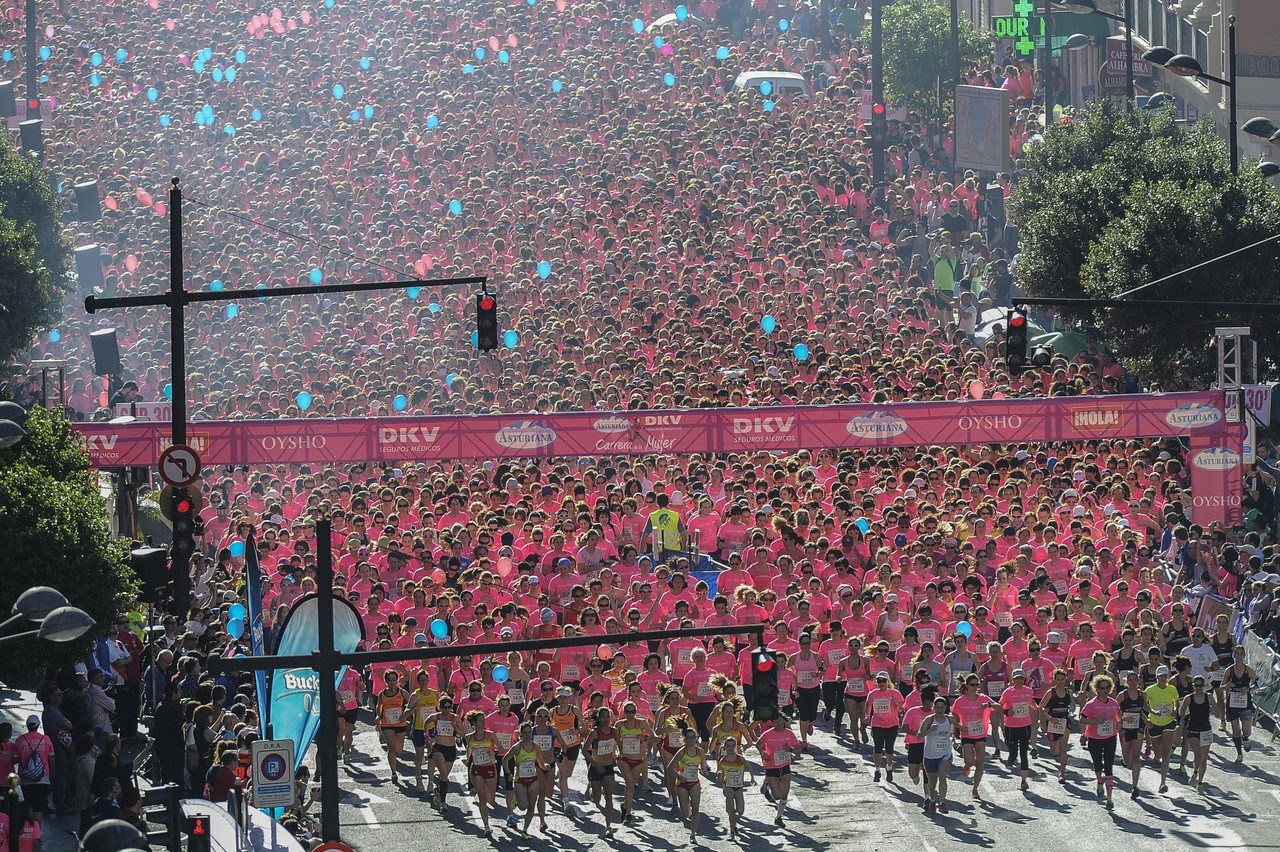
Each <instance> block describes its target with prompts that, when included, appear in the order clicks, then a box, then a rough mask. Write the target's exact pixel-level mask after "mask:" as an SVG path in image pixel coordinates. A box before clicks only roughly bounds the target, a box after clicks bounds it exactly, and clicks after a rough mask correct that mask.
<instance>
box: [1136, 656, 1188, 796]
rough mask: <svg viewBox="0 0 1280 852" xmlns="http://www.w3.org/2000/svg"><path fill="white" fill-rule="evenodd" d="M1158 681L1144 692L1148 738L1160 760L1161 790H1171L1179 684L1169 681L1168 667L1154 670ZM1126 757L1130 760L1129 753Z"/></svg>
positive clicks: (1165, 791) (1164, 791) (1157, 758)
mask: <svg viewBox="0 0 1280 852" xmlns="http://www.w3.org/2000/svg"><path fill="white" fill-rule="evenodd" d="M1155 678H1156V682H1155V683H1153V684H1151V685H1150V686H1148V687H1147V688H1146V689H1145V690H1144V692H1145V694H1146V699H1147V740H1148V742H1150V743H1151V747H1152V748H1153V749H1154V751H1155V757H1156V760H1157V761H1159V763H1160V792H1161V793H1167V792H1169V759H1170V758H1171V757H1172V756H1173V740H1174V736H1175V734H1176V732H1177V729H1178V688H1177V687H1176V686H1174V685H1173V684H1171V683H1169V668H1168V667H1167V666H1160V667H1159V668H1157V669H1156V670H1155ZM1125 760H1126V761H1127V760H1128V755H1127V754H1126V756H1125Z"/></svg>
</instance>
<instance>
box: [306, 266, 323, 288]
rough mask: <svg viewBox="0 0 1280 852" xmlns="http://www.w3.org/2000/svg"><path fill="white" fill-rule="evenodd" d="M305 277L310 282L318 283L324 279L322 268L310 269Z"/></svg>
mask: <svg viewBox="0 0 1280 852" xmlns="http://www.w3.org/2000/svg"><path fill="white" fill-rule="evenodd" d="M307 278H308V280H310V281H311V283H312V284H319V283H320V282H321V281H323V280H324V270H323V269H312V270H311V271H310V272H308V273H307Z"/></svg>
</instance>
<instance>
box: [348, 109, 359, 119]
mask: <svg viewBox="0 0 1280 852" xmlns="http://www.w3.org/2000/svg"><path fill="white" fill-rule="evenodd" d="M350 118H351V120H352V121H359V120H360V111H359V110H355V109H353V110H351V115H350Z"/></svg>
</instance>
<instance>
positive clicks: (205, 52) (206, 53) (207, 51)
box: [200, 47, 213, 62]
mask: <svg viewBox="0 0 1280 852" xmlns="http://www.w3.org/2000/svg"><path fill="white" fill-rule="evenodd" d="M212 58H213V48H212V47H203V48H201V49H200V59H201V60H202V61H204V62H208V61H209V60H210V59H212Z"/></svg>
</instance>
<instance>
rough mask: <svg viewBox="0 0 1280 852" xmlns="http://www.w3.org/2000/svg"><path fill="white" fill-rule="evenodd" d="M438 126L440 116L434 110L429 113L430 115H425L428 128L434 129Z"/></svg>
mask: <svg viewBox="0 0 1280 852" xmlns="http://www.w3.org/2000/svg"><path fill="white" fill-rule="evenodd" d="M439 126H440V118H439V117H438V116H437V115H436V114H435V113H434V112H433V113H431V115H429V116H427V129H428V130H435V129H436V128H437V127H439Z"/></svg>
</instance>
